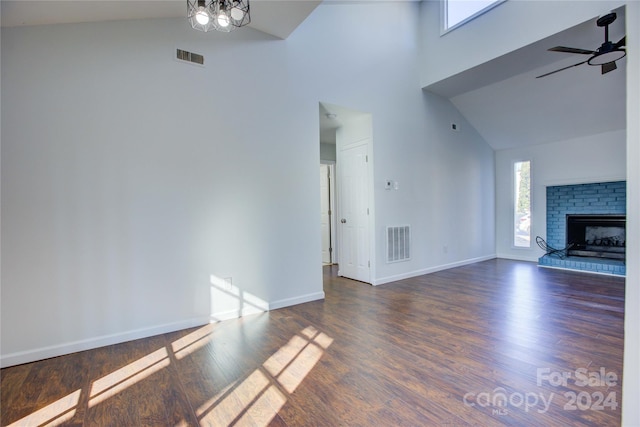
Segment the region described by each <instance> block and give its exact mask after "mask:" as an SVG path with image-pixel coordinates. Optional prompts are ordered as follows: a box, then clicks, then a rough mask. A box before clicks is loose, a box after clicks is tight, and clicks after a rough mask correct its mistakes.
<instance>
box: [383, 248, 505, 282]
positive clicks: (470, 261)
mask: <svg viewBox="0 0 640 427" xmlns="http://www.w3.org/2000/svg"><path fill="white" fill-rule="evenodd" d="M494 258H496V255H495V254H492V255H486V256H482V257H477V258H470V259H465V260H462V261H457V262H452V263H450V264H442V265H437V266H435V267H429V268H424V269H421V270H415V271H410V272H407V273H402V274H396V275H394V276H388V277H381V278H379V279H376V280H374V281H373V283H372V284H373V285H374V286H377V285H383V284H385V283H390V282H396V281H398V280H403V279H410V278H412V277H417V276H423V275H425V274H430V273H435V272H436V271H442V270H448V269H450V268H455V267H462V266H463V265H468V264H474V263H476V262H481V261H487V260H490V259H494Z"/></svg>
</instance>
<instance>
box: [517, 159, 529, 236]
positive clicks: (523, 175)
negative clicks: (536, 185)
mask: <svg viewBox="0 0 640 427" xmlns="http://www.w3.org/2000/svg"><path fill="white" fill-rule="evenodd" d="M513 172H514V174H513V183H514V186H513V187H514V190H515V191H514V197H513V201H514V206H513V212H514V215H513V230H514V232H513V246H515V247H519V248H530V247H531V162H530V161H529V160H527V161H523V162H515V163H514V168H513Z"/></svg>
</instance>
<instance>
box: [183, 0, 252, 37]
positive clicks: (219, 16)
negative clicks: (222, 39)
mask: <svg viewBox="0 0 640 427" xmlns="http://www.w3.org/2000/svg"><path fill="white" fill-rule="evenodd" d="M187 18H188V19H189V23H190V24H191V27H192V28H194V29H196V30H199V31H204V32H207V31H210V30H212V29H215V30H218V31H222V32H225V33H228V32H229V31H232V30H234V29H236V28H238V27H243V26H245V25H247V24H248V23H250V22H251V15H250V13H249V0H187Z"/></svg>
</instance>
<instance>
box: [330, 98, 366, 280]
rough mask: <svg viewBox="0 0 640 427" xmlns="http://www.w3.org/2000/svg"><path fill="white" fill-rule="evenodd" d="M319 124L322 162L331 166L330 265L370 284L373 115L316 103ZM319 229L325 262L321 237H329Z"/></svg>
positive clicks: (342, 274)
mask: <svg viewBox="0 0 640 427" xmlns="http://www.w3.org/2000/svg"><path fill="white" fill-rule="evenodd" d="M319 121H320V160H321V162H323V163H324V164H329V165H334V166H335V167H334V169H335V172H334V177H335V179H334V184H333V185H334V187H333V188H334V190H335V191H333V194H334V195H335V197H334V199H333V201H334V203H333V204H332V205H331V208H330V210H331V215H330V219H329V223H328V224H329V225H328V226H329V227H332V229H333V230H334V234H333V238H332V240H331V246H330V248H331V262H332V263H337V264H338V275H339V276H343V277H347V278H350V279H354V280H359V281H361V282H365V283H372V280H373V277H375V275H374V272H373V270H374V268H375V263H374V262H373V260H374V254H375V250H374V247H375V235H374V234H373V230H374V227H373V224H374V212H373V206H374V204H373V184H372V183H373V156H372V133H373V126H372V118H371V114H369V113H364V112H361V111H356V110H351V109H348V108H345V107H341V106H338V105H333V104H327V103H320V105H319ZM322 191H324V190H321V192H322ZM324 210H325V206H322V207H321V211H324ZM321 216H322V212H321ZM331 219H333V222H331ZM321 227H322V228H323V251H322V252H323V261H324V260H325V259H326V255H325V246H324V240H325V237H324V236H325V235H326V236H328V237H327V238H331V234H327V232H326V230H325V228H326V227H327V226H325V225H324V222H323V221H322V219H321Z"/></svg>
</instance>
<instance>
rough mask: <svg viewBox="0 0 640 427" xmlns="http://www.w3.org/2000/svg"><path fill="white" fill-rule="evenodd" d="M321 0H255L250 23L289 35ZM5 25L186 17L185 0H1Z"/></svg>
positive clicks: (3, 23)
mask: <svg viewBox="0 0 640 427" xmlns="http://www.w3.org/2000/svg"><path fill="white" fill-rule="evenodd" d="M320 2H321V0H252V1H251V24H249V26H250V27H252V28H254V29H256V30H259V31H262V32H264V33H267V34H271V35H273V36H275V37H278V38H281V39H286V38H287V37H288V36H289V35H290V34H291V33H292V32H293V30H295V29H296V28H297V27H298V25H300V24H301V23H302V21H304V20H305V19H306V18H307V16H309V14H310V13H311V12H312V11H313V10H314V9H315V8H316V7H317V6H318V5H319V4H320ZM0 7H1V15H2V26H3V27H5V26H6V27H15V26H22V25H44V24H68V23H74V22H98V21H116V20H126V19H149V18H177V17H185V16H186V13H187V2H186V1H185V0H128V1H127V0H109V1H105V0H81V1H80V0H67V1H59V0H2V1H1V2H0Z"/></svg>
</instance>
